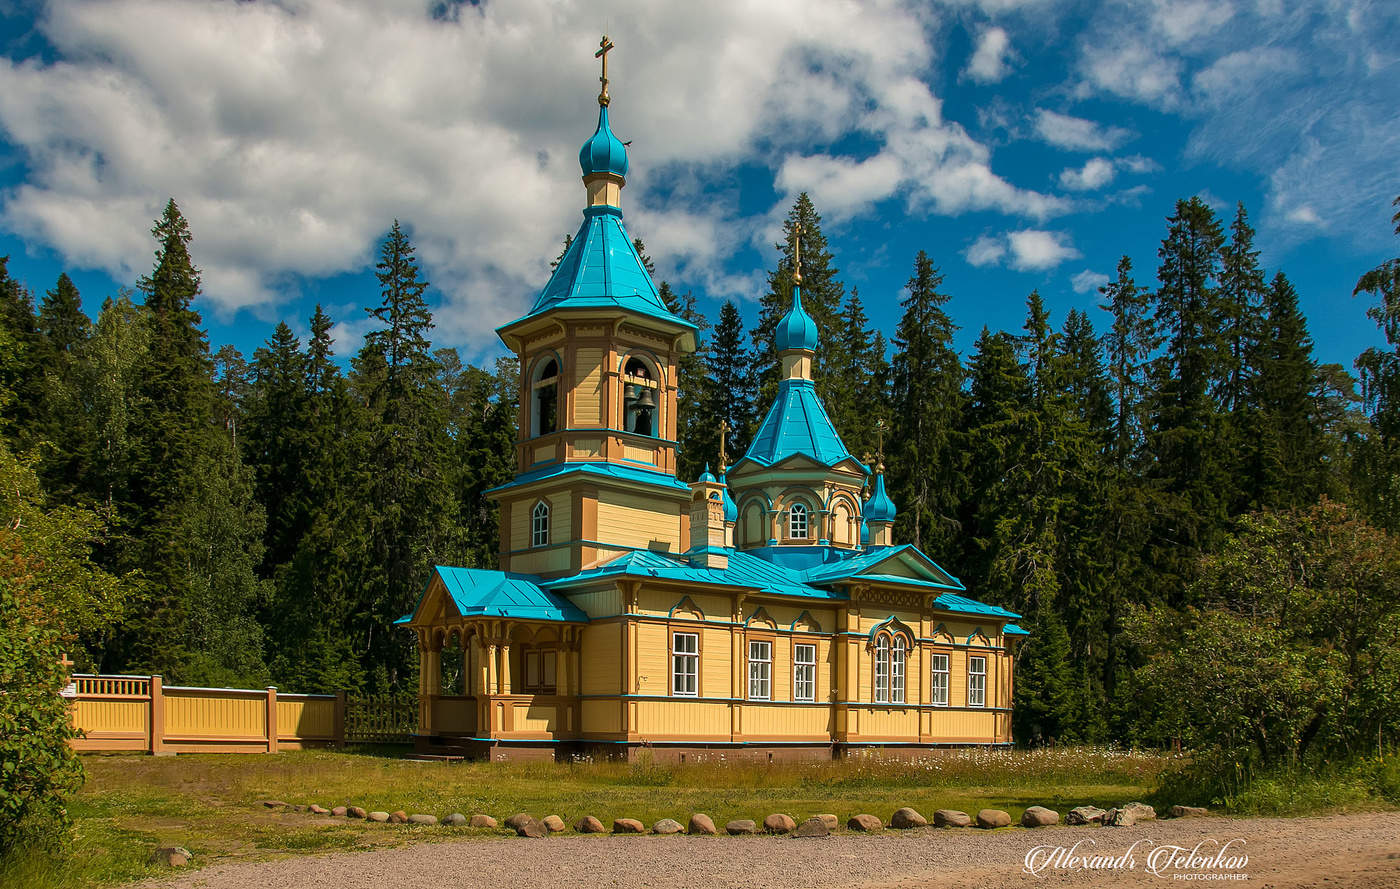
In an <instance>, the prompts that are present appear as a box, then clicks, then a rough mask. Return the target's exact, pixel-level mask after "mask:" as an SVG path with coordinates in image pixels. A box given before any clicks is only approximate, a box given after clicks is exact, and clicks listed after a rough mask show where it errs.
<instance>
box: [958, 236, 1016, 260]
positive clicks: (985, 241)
mask: <svg viewBox="0 0 1400 889" xmlns="http://www.w3.org/2000/svg"><path fill="white" fill-rule="evenodd" d="M1005 255H1006V242H1005V239H1003V238H1000V237H995V236H992V235H982V236H981V237H979V238H978V239H977V240H975V241H973V242H972V243H971V244H970V245H969V246H968V248H967V249H966V250H964V251H963V256H964V257H965V258H966V259H967V261H968V262H969V263H971V264H972V265H975V266H977V267H979V268H980V267H982V266H988V265H996V264H997V263H999V262H1001V259H1002V257H1003V256H1005Z"/></svg>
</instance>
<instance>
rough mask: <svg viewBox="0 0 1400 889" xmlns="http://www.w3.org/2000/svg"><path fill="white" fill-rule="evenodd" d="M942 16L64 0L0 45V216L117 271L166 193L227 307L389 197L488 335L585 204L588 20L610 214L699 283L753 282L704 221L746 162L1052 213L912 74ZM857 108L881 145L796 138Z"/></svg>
mask: <svg viewBox="0 0 1400 889" xmlns="http://www.w3.org/2000/svg"><path fill="white" fill-rule="evenodd" d="M610 9H611V10H613V13H612V14H609V10H610ZM935 18H936V17H935V16H934V15H933V14H932V13H931V12H930V11H929V10H927V9H924V8H922V7H915V8H911V7H909V6H907V5H905V4H903V3H901V2H898V0H876V2H873V3H871V4H861V5H857V4H851V3H848V2H844V0H772V2H768V3H764V4H751V3H748V2H746V0H717V2H715V3H709V4H691V5H669V4H668V5H665V6H662V5H659V4H656V5H646V4H642V5H627V4H623V3H621V2H613V3H608V4H603V5H601V6H600V5H599V4H594V3H583V2H572V3H570V2H565V3H557V2H552V0H519V2H513V3H494V4H486V5H485V6H483V7H481V8H478V9H472V10H470V11H463V12H462V13H461V14H460V15H457V16H455V17H454V16H450V15H449V16H446V17H442V18H439V19H434V18H433V17H432V16H430V15H428V14H427V10H426V7H425V4H423V3H422V2H421V0H353V2H352V0H290V2H287V3H282V4H229V3H220V2H191V0H112V2H104V3H97V2H73V3H67V4H56V5H53V6H52V7H50V8H49V10H48V12H47V13H46V15H45V18H44V19H43V22H42V29H43V32H44V35H45V36H46V38H47V39H48V40H49V42H50V43H51V44H52V46H53V47H54V50H55V52H54V56H55V58H54V60H53V61H50V62H41V61H36V60H30V61H24V62H17V61H14V60H10V59H4V58H0V131H3V133H4V135H5V139H6V141H7V142H8V143H9V144H10V145H11V146H12V147H14V148H15V149H16V150H17V152H18V153H20V154H21V156H22V157H23V159H24V163H25V165H26V167H27V168H28V170H29V175H28V177H27V180H26V182H25V183H24V184H22V185H20V186H19V187H17V188H14V189H12V190H11V191H9V192H8V193H6V194H5V195H3V198H0V200H3V207H0V224H3V225H4V226H5V227H7V228H8V229H9V230H11V231H13V232H15V233H17V234H19V235H20V236H21V237H23V238H25V239H26V240H27V241H29V242H31V243H35V244H42V245H45V246H48V247H51V248H53V249H55V250H56V251H58V252H59V253H61V254H62V255H63V256H64V257H65V259H66V260H67V261H69V262H72V263H74V264H77V265H81V266H84V267H96V268H101V269H104V270H107V271H109V272H110V273H112V274H113V275H114V276H116V277H118V278H120V279H125V280H134V279H135V277H137V276H139V275H140V274H142V273H144V272H145V271H147V270H148V269H147V268H146V267H145V266H144V264H145V263H147V262H149V259H150V254H151V250H152V245H151V243H150V238H149V234H148V232H149V229H150V225H151V220H152V219H153V218H154V217H155V216H156V215H157V213H158V212H159V210H160V206H161V205H162V204H163V202H164V200H165V198H166V197H167V196H172V195H173V196H174V197H175V198H176V200H177V202H179V204H180V206H181V208H182V209H183V210H184V211H185V213H186V215H187V216H188V218H189V220H190V224H191V227H192V230H193V233H194V238H195V240H194V244H193V247H192V249H193V254H194V257H195V260H196V262H197V263H198V264H199V265H200V267H201V268H202V269H203V271H204V281H205V292H206V299H207V300H208V305H209V306H210V307H212V308H214V309H216V310H221V311H224V312H228V311H233V310H236V309H239V308H254V309H257V310H259V311H263V310H266V309H267V308H268V307H269V306H274V305H275V304H276V303H277V302H278V301H281V300H284V299H285V298H286V296H287V294H285V293H283V292H282V291H281V287H282V282H284V281H287V280H294V279H295V278H296V277H297V276H303V275H304V276H312V277H315V276H321V275H328V274H334V273H341V272H353V271H357V270H361V269H364V268H365V266H366V264H367V263H368V262H369V261H370V260H371V258H372V253H373V251H374V248H375V244H376V242H377V241H378V239H379V238H380V237H381V236H382V234H383V232H384V231H385V230H386V229H387V228H388V226H389V224H390V222H391V221H392V220H393V219H394V218H399V219H400V220H402V221H403V222H404V224H405V225H406V226H408V227H409V228H410V230H411V232H412V235H413V238H414V242H415V244H416V246H417V247H418V250H419V256H420V257H421V258H422V259H423V261H424V263H425V265H426V267H427V273H428V277H429V278H430V279H431V280H432V281H433V283H434V284H435V285H436V286H437V287H438V288H440V289H441V290H442V291H443V293H444V296H445V299H446V305H445V306H443V307H442V308H441V310H439V312H438V313H437V322H438V325H439V328H440V330H441V331H443V332H456V333H457V334H459V335H460V336H461V337H462V342H465V343H469V344H471V345H478V346H480V345H486V344H488V343H490V342H491V341H492V340H493V335H492V333H491V330H492V328H493V327H494V326H495V325H497V324H499V323H501V322H503V321H505V320H508V319H509V318H510V317H512V316H513V314H515V313H517V312H519V311H520V310H521V308H522V307H523V306H525V305H527V304H528V301H529V299H530V297H531V296H532V295H533V293H534V292H535V291H537V290H538V288H539V287H540V286H542V284H543V282H544V281H545V280H546V279H547V277H548V262H549V260H550V259H552V258H553V256H554V254H555V248H556V247H557V245H558V238H559V237H560V236H561V235H562V234H563V233H565V232H568V231H572V230H573V229H574V228H575V226H576V225H577V222H578V215H577V213H578V209H579V207H580V206H581V205H582V200H583V192H582V188H581V186H580V185H579V182H578V167H577V166H576V163H575V158H576V157H577V150H578V145H579V144H580V143H581V142H582V141H583V140H584V139H585V138H586V137H587V136H588V134H589V133H590V132H591V131H592V129H593V125H594V116H595V114H596V106H595V105H594V104H593V102H592V97H593V95H594V93H595V91H596V89H597V80H596V78H597V69H596V67H595V66H596V64H597V63H596V60H595V59H594V58H593V54H592V49H593V46H594V45H595V44H596V42H597V39H598V35H597V27H598V23H599V22H600V21H603V20H604V19H610V20H611V22H612V23H613V25H614V26H615V30H613V31H612V32H611V36H612V37H613V39H614V40H615V42H616V44H617V47H618V48H617V50H616V51H614V52H613V53H612V55H611V56H610V57H609V62H610V73H611V75H612V88H611V92H612V96H613V99H614V101H613V104H612V108H611V116H612V123H613V128H614V130H615V131H616V132H617V133H618V134H619V135H620V136H621V137H622V138H623V139H629V140H632V141H633V145H632V147H631V149H630V150H631V160H632V165H633V166H632V177H631V180H630V182H629V188H628V189H627V190H626V192H625V193H624V197H623V201H624V205H625V208H626V209H627V211H628V213H629V221H631V222H632V223H633V228H634V229H635V230H636V233H637V234H641V235H643V236H644V237H645V238H646V239H647V241H648V246H649V249H650V250H651V252H652V255H653V256H654V257H655V258H656V260H657V262H658V264H659V265H660V266H661V267H662V268H663V269H678V270H681V271H682V272H684V274H685V275H687V276H688V280H689V281H691V282H695V283H700V282H709V283H710V284H713V286H715V287H718V288H721V290H723V289H725V288H728V289H730V290H731V291H737V290H738V289H742V288H749V287H750V284H751V282H748V281H746V280H739V279H733V278H731V277H730V273H729V272H727V271H726V270H725V269H724V265H725V263H726V261H727V258H728V255H727V254H726V253H725V251H724V250H723V244H724V242H725V240H726V237H732V236H733V234H734V232H735V231H736V230H737V231H738V232H739V234H740V236H741V237H752V236H754V233H755V232H757V231H760V230H761V229H762V228H763V227H764V226H765V225H766V224H767V223H768V221H769V219H770V217H772V216H773V215H774V213H775V212H776V208H775V210H770V211H764V212H763V213H761V214H760V215H759V216H758V217H757V218H752V217H750V218H743V217H741V216H740V215H739V211H738V209H737V208H738V196H737V193H725V192H724V191H723V190H719V191H717V190H715V189H714V188H713V187H707V186H712V185H713V183H714V178H713V177H712V176H711V175H710V174H711V173H712V172H713V171H715V170H723V169H726V168H727V167H729V166H732V165H735V164H738V163H741V162H743V163H758V164H760V165H767V166H769V167H771V168H772V169H773V170H774V171H775V176H776V180H777V187H778V188H779V190H780V191H783V192H786V193H787V196H790V195H791V194H792V193H793V192H795V191H797V190H800V189H804V188H805V189H808V190H810V191H811V192H812V194H813V198H814V200H816V201H818V205H819V206H820V207H821V208H822V210H823V212H824V213H825V214H827V216H828V217H829V218H833V219H837V220H839V219H841V218H844V217H849V216H852V215H857V214H859V213H862V212H865V211H867V210H868V209H869V208H870V207H872V206H873V205H874V204H875V203H877V202H880V201H884V200H888V199H898V200H902V201H904V202H905V203H906V204H907V205H908V206H909V207H911V208H914V209H917V210H919V211H920V212H934V213H948V214H956V213H962V212H965V211H968V210H993V211H1000V212H1003V213H1009V214H1016V215H1022V216H1029V217H1032V218H1037V219H1039V218H1045V217H1047V216H1050V215H1053V214H1055V213H1059V212H1063V211H1064V210H1066V209H1067V208H1068V204H1067V202H1065V201H1064V200H1063V199H1061V198H1058V197H1055V196H1053V195H1046V194H1041V193H1039V192H1035V191H1032V190H1028V189H1025V188H1021V187H1019V186H1017V185H1015V184H1013V183H1011V182H1008V181H1007V180H1006V179H1005V178H1003V177H1002V176H1001V175H999V174H998V173H997V172H995V171H994V169H993V166H992V159H991V154H990V151H989V150H988V149H987V147H986V146H985V145H983V144H981V143H979V142H978V141H977V140H975V139H973V138H972V137H971V136H969V135H968V134H967V132H966V131H965V130H964V129H963V128H962V127H961V126H960V125H958V124H957V123H954V122H950V121H947V120H945V119H944V117H943V114H942V104H941V102H940V100H939V99H938V98H937V97H936V96H935V95H934V94H933V93H932V92H931V90H930V88H929V86H928V83H929V82H930V80H931V78H930V76H929V75H930V72H931V70H932V66H933V65H934V63H935V61H936V53H935V43H934V38H935V36H936V34H937V28H938V27H939V26H940V24H939V22H938V21H936V20H935ZM157 44H158V45H159V46H160V47H161V49H160V51H158V52H157V51H153V50H152V46H154V45H157ZM367 60H376V61H374V62H373V63H368V62H367ZM853 130H854V131H857V132H859V133H860V134H861V135H862V136H864V137H867V138H868V139H869V140H870V141H871V142H872V143H873V144H874V145H875V146H876V150H875V152H874V153H873V154H871V155H869V156H864V155H862V156H860V157H851V156H847V155H845V154H842V153H839V152H833V151H830V150H814V149H813V147H812V146H814V145H815V146H822V145H826V144H830V143H831V142H832V141H834V140H836V139H837V138H838V137H840V136H843V135H848V134H849V133H851V132H852V131H853ZM689 180H695V183H694V184H693V185H691V186H685V187H682V186H683V185H684V183H686V182H687V181H689ZM700 194H703V195H704V196H705V198H706V201H705V202H698V201H697V200H696V197H697V196H698V195H700ZM782 208H783V209H785V204H784V205H783V207H782ZM726 282H728V283H726ZM352 334H353V331H349V330H348V329H347V337H350V336H352Z"/></svg>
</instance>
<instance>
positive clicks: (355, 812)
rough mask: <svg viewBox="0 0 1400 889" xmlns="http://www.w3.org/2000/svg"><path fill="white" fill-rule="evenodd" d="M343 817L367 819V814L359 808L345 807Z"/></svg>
mask: <svg viewBox="0 0 1400 889" xmlns="http://www.w3.org/2000/svg"><path fill="white" fill-rule="evenodd" d="M345 817H346V818H367V817H369V813H368V812H366V811H365V810H364V809H362V808H360V807H359V806H346V807H345Z"/></svg>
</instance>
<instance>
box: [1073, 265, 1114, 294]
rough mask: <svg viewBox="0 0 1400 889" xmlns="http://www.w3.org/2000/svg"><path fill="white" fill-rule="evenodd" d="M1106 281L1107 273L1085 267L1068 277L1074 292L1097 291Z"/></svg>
mask: <svg viewBox="0 0 1400 889" xmlns="http://www.w3.org/2000/svg"><path fill="white" fill-rule="evenodd" d="M1107 283H1108V275H1104V274H1101V273H1099V272H1095V271H1092V270H1091V269H1085V270H1084V271H1082V272H1079V273H1078V274H1076V275H1075V276H1074V277H1072V278H1070V279H1069V285H1070V286H1071V287H1073V288H1074V292H1075V293H1098V292H1099V288H1100V287H1102V286H1104V285H1105V284H1107Z"/></svg>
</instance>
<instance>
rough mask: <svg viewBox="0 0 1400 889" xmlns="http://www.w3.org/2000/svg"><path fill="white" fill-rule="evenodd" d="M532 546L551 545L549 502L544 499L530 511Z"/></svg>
mask: <svg viewBox="0 0 1400 889" xmlns="http://www.w3.org/2000/svg"><path fill="white" fill-rule="evenodd" d="M530 546H531V547H536V546H549V504H548V503H545V502H544V501H543V500H541V501H540V502H538V503H536V504H535V508H534V509H533V510H531V511H530Z"/></svg>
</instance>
